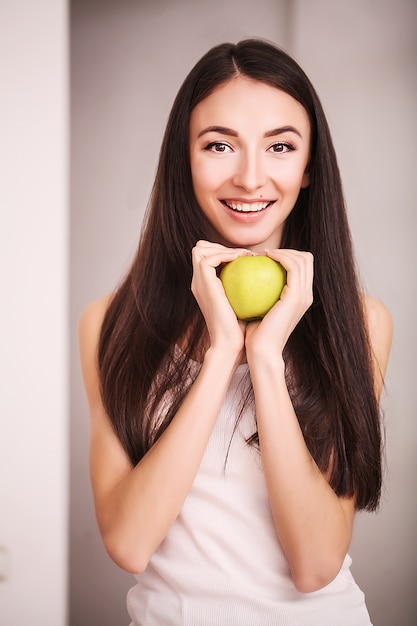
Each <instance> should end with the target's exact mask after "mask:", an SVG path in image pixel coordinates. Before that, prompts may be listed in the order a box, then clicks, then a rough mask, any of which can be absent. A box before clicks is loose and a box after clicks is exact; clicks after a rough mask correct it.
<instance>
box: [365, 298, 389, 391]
mask: <svg viewBox="0 0 417 626" xmlns="http://www.w3.org/2000/svg"><path fill="white" fill-rule="evenodd" d="M362 298H363V305H364V311H365V319H366V322H367V326H368V333H369V340H370V344H371V350H372V355H373V358H374V364H375V372H376V383H378V380H379V382H380V385H378V386H377V389H378V391H379V392H380V387H381V388H382V381H383V378H384V376H385V372H386V368H387V365H388V358H389V353H390V350H391V344H392V336H393V321H392V317H391V313H390V311H389V310H388V308H387V307H386V305H385V304H384V303H383V302H382V301H381V300H379V299H378V298H374V297H372V296H369V295H363V297H362Z"/></svg>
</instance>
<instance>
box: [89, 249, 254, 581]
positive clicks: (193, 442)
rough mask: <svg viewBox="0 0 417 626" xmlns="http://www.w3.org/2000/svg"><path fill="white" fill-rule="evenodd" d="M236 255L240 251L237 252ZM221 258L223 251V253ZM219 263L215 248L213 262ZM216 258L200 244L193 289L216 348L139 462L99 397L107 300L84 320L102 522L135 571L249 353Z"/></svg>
mask: <svg viewBox="0 0 417 626" xmlns="http://www.w3.org/2000/svg"><path fill="white" fill-rule="evenodd" d="M229 256H230V259H231V258H235V257H236V256H237V253H236V252H233V253H229ZM221 257H222V258H224V253H222V255H221ZM226 258H228V257H227V254H226ZM218 262H220V261H218V259H217V257H216V256H215V255H214V256H213V255H211V259H210V263H214V264H216V263H217V264H218ZM210 263H208V262H207V261H206V257H205V255H204V253H202V252H201V250H200V248H198V249H197V251H195V253H194V266H195V271H194V279H193V291H194V293H195V295H196V298H197V299H198V301H199V304H200V306H201V308H202V310H203V312H204V314H205V316H206V321H207V324H208V328H209V333H210V348H209V349H208V351H207V352H206V355H205V357H204V361H203V364H202V368H201V371H200V373H199V376H198V377H197V379H196V381H195V382H194V384H193V386H192V387H191V389H190V391H189V393H188V394H187V396H186V398H185V399H184V402H183V404H182V406H181V407H180V409H179V410H178V412H177V414H176V415H175V417H174V418H173V420H172V422H171V424H170V425H169V426H168V428H167V429H166V431H165V432H164V433H163V435H162V436H161V437H160V438H159V439H158V441H157V442H156V443H155V444H154V445H153V446H152V447H151V449H150V450H149V451H148V453H147V454H146V455H145V456H144V457H143V459H142V460H141V461H140V462H139V463H138V464H137V465H136V467H132V465H131V463H130V461H129V459H128V457H127V455H126V453H125V451H124V449H123V448H122V446H121V444H120V442H119V440H118V438H117V437H116V435H115V433H114V431H113V429H112V426H111V424H110V420H109V418H108V416H107V415H106V413H105V410H104V407H103V404H102V401H101V397H100V391H99V376H98V371H97V345H98V340H99V333H100V328H101V325H102V320H103V317H104V314H105V310H106V308H107V304H108V300H106V299H105V300H102V301H99V302H98V303H95V304H93V305H91V306H90V307H89V308H88V309H87V310H86V311H85V313H84V314H83V316H82V318H81V320H80V325H79V343H80V354H81V362H82V370H83V376H84V382H85V387H86V391H87V397H88V401H89V408H90V416H91V422H90V423H91V427H90V474H91V481H92V488H93V494H94V502H95V508H96V516H97V521H98V525H99V529H100V532H101V535H102V538H103V541H104V544H105V546H106V549H107V551H108V553H109V555H110V556H111V558H112V559H113V560H114V561H115V562H116V563H117V564H118V565H119V566H120V567H122V568H123V569H125V570H127V571H130V572H133V573H137V572H140V571H143V569H144V568H145V567H146V565H147V563H148V560H149V558H150V556H151V555H152V553H153V552H154V551H155V550H156V549H157V547H158V546H159V544H160V543H161V541H162V540H163V539H164V537H165V535H166V534H167V532H168V530H169V528H170V526H171V525H172V523H173V522H174V520H175V518H176V517H177V516H178V514H179V512H180V509H181V506H182V504H183V502H184V500H185V498H186V496H187V494H188V492H189V490H190V488H191V485H192V483H193V481H194V478H195V475H196V473H197V471H198V468H199V465H200V462H201V458H202V456H203V454H204V451H205V448H206V445H207V442H208V440H209V437H210V434H211V431H212V428H213V426H214V424H215V421H216V419H217V415H218V413H219V411H220V408H221V406H222V403H223V400H224V396H225V393H226V391H227V388H228V386H229V384H230V380H231V376H232V374H233V371H234V370H235V368H236V366H237V365H238V363H239V362H240V360H241V356H242V351H243V342H244V339H243V333H242V331H241V329H240V328H239V325H238V323H237V321H236V318H235V316H234V314H232V312H231V310H230V311H229V308H230V307H228V303H227V300H226V298H225V296H224V293H223V292H222V287H221V285H219V284H218V283H219V281H218V279H217V278H216V275H215V265H211V264H210ZM206 283H209V285H207V284H206ZM210 285H212V286H211V287H210ZM210 290H214V292H217V293H211V294H210V297H207V296H204V295H203V294H204V293H206V292H209V291H210ZM219 295H220V296H221V298H220V299H219V302H218V304H217V305H216V306H214V305H213V303H212V302H211V300H210V298H216V296H219ZM217 311H219V312H220V313H219V314H218V313H217Z"/></svg>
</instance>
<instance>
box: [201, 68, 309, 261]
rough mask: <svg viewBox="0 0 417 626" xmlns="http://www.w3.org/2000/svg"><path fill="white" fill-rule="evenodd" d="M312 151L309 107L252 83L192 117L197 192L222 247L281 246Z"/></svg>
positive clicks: (226, 90) (226, 92)
mask: <svg viewBox="0 0 417 626" xmlns="http://www.w3.org/2000/svg"><path fill="white" fill-rule="evenodd" d="M309 149H310V123H309V119H308V115H307V112H306V110H305V109H304V107H303V106H302V105H301V104H300V103H299V102H297V101H296V100H294V98H292V97H291V96H289V95H288V94H287V93H285V92H284V91H281V90H279V89H276V88H275V87H272V86H270V85H267V84H265V83H262V82H258V81H253V80H250V79H247V78H235V79H232V80H231V81H228V82H227V83H225V84H224V85H222V86H221V87H219V88H218V89H217V90H216V91H214V92H213V93H212V94H210V95H209V96H208V97H207V98H206V99H205V100H203V101H202V102H200V103H199V104H198V105H197V106H196V107H195V108H194V109H193V111H192V113H191V118H190V160H191V173H192V179H193V185H194V193H195V196H196V198H197V201H198V203H199V205H200V207H201V209H202V211H203V212H204V213H205V215H206V216H207V218H208V219H209V221H210V223H211V225H212V227H213V229H214V236H215V237H216V238H217V241H218V242H219V243H222V244H224V245H227V246H231V247H245V248H249V249H252V250H254V251H258V252H260V251H262V252H263V251H264V250H265V249H273V248H278V247H279V245H280V241H281V236H282V231H283V227H284V224H285V221H286V219H287V217H288V215H289V214H290V213H291V211H292V209H293V207H294V204H295V202H296V200H297V197H298V195H299V192H300V189H301V188H302V187H307V186H308V184H309V177H308V173H307V172H306V169H307V166H308V160H309Z"/></svg>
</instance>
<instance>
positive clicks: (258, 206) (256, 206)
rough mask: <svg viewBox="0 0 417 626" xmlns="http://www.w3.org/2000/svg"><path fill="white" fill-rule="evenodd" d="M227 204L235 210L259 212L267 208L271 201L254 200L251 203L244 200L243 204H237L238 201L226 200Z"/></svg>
mask: <svg viewBox="0 0 417 626" xmlns="http://www.w3.org/2000/svg"><path fill="white" fill-rule="evenodd" d="M226 204H227V206H228V207H230V208H231V209H233V210H234V211H242V212H243V213H257V212H258V211H262V210H263V209H266V207H267V206H268V204H269V202H252V203H251V204H249V203H248V202H244V203H243V204H237V203H236V202H226Z"/></svg>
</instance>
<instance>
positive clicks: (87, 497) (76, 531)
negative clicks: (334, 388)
mask: <svg viewBox="0 0 417 626" xmlns="http://www.w3.org/2000/svg"><path fill="white" fill-rule="evenodd" d="M71 6H72V31H71V32H72V34H71V61H72V71H71V112H72V131H71V142H72V158H71V283H70V289H71V320H70V321H71V346H72V355H71V517H70V524H71V593H70V602H71V625H72V626H87V625H90V624H94V623H100V625H101V626H107V625H109V626H114V624H122V623H127V616H126V612H125V608H124V602H125V594H126V590H127V588H128V587H129V586H130V584H131V583H132V577H131V576H129V575H127V574H124V573H123V572H121V571H119V570H118V569H117V567H116V566H114V565H113V564H112V563H111V562H110V560H109V559H108V557H107V556H106V554H105V552H104V549H103V548H102V546H101V543H100V539H99V537H98V533H97V530H96V525H95V520H94V513H93V509H92V503H91V493H90V487H89V479H88V468H87V440H88V412H87V407H86V402H85V398H84V394H83V389H82V383H81V377H80V372H79V365H78V354H77V347H76V326H77V321H78V318H79V315H80V313H81V311H82V309H83V308H84V306H85V305H86V304H87V303H88V302H89V301H91V300H92V299H94V298H96V297H98V296H100V295H101V294H103V293H106V292H107V291H109V290H111V289H112V288H113V286H114V284H115V283H116V282H117V280H118V279H119V278H120V276H121V274H122V273H123V272H124V270H125V269H126V268H127V266H128V263H129V261H130V259H131V256H132V254H133V250H134V249H135V246H136V242H137V236H138V232H139V228H140V222H141V218H142V215H143V209H144V207H145V205H146V202H147V198H148V195H149V192H150V188H151V183H152V178H153V174H154V170H155V165H156V159H157V155H158V150H159V145H160V141H161V137H162V132H163V127H164V124H165V121H166V118H167V115H168V111H169V108H170V105H171V102H172V99H173V97H174V95H175V93H176V90H177V88H178V86H179V84H180V82H181V80H182V79H183V77H184V75H185V73H186V72H187V71H188V69H189V68H190V67H191V66H192V64H193V63H194V61H195V60H196V59H197V58H198V57H199V56H200V55H201V53H202V52H204V51H205V50H206V49H207V48H208V47H209V46H210V45H212V44H214V43H218V42H220V41H223V40H237V39H239V38H241V37H243V36H246V35H260V36H263V37H266V38H269V39H272V40H275V41H276V42H277V43H279V44H281V45H283V46H284V47H286V48H288V49H290V50H291V51H293V53H294V54H295V56H296V57H297V58H298V59H299V60H300V62H301V63H302V65H303V66H304V67H305V69H306V70H307V73H308V74H309V75H310V76H311V78H312V80H313V82H314V84H315V85H316V87H317V90H318V92H319V94H320V96H321V98H322V100H323V103H324V105H325V109H326V111H327V113H328V117H329V121H330V124H331V127H332V131H333V134H334V139H335V144H336V148H337V150H338V153H339V157H340V166H341V169H342V175H343V180H344V184H345V189H346V195H347V200H348V204H349V215H350V220H351V224H352V230H353V234H354V238H355V243H356V246H357V254H358V260H359V262H360V266H361V272H362V276H363V279H364V282H365V285H366V287H367V288H368V290H369V291H371V292H372V293H374V294H375V295H377V296H379V297H380V298H382V299H383V300H384V301H385V302H386V303H387V304H388V306H389V307H390V309H391V311H392V313H393V316H394V323H395V326H396V330H395V339H394V346H393V353H392V359H391V362H390V366H389V371H388V377H387V388H386V393H385V395H384V406H385V410H386V428H387V438H388V441H387V457H388V467H389V471H388V472H387V482H386V492H385V494H384V499H383V504H382V508H381V511H380V513H379V514H378V515H368V514H366V515H360V516H359V517H358V520H357V523H356V526H355V536H354V542H353V545H352V550H351V552H352V556H353V558H354V571H355V574H356V576H357V578H358V580H359V581H360V583H361V584H362V586H363V587H364V589H365V590H366V594H367V600H368V604H369V608H370V611H371V614H372V616H373V619H374V622H375V623H376V624H378V626H391V625H392V624H394V623H398V624H401V625H402V626H411V625H412V624H414V623H415V619H413V617H414V618H415V615H416V611H415V601H414V597H415V594H413V590H412V588H411V585H412V584H413V581H414V580H415V579H416V561H415V558H414V557H413V552H415V549H414V551H413V549H411V548H412V547H413V542H414V534H415V533H414V528H415V527H416V522H417V519H416V504H415V498H413V497H412V493H413V486H414V485H413V482H412V481H413V480H414V476H415V475H416V471H415V470H416V461H415V456H414V449H415V444H416V436H417V429H416V426H415V420H414V413H415V406H416V403H415V397H414V395H413V394H412V389H413V381H414V380H415V378H416V374H417V372H416V362H415V359H414V355H413V352H412V350H411V349H410V346H413V345H415V339H416V337H415V332H416V331H415V323H414V322H413V321H414V320H415V319H416V304H415V298H414V297H413V294H412V290H411V289H410V288H409V282H410V280H412V278H411V270H410V268H412V267H414V266H415V261H416V258H415V250H416V234H417V231H416V229H415V223H416V221H415V217H414V216H415V210H414V206H413V204H412V199H413V198H414V197H415V195H416V182H415V180H416V179H415V176H414V177H413V173H412V168H413V169H414V168H415V163H416V152H415V144H416V142H415V110H416V82H415V80H416V79H415V75H416V72H415V61H416V48H415V41H416V4H415V3H414V2H413V1H412V0H392V1H388V0H381V1H380V2H375V1H374V0H362V1H359V0H352V1H351V2H349V3H348V2H339V3H334V2H332V1H331V0H327V1H325V0H308V1H307V0H290V1H288V2H274V1H272V0H270V1H269V2H267V1H265V0H264V1H258V2H252V1H249V0H247V1H245V2H243V1H241V2H239V1H238V0H234V1H229V2H222V1H220V0H212V1H211V2H210V3H206V2H193V1H192V0H189V1H186V0H182V1H179V2H175V3H170V2H166V1H165V0H155V1H154V2H152V3H150V2H145V1H144V2H135V1H133V0H131V1H128V0H123V1H122V2H118V3H117V4H116V3H114V2H110V1H109V0H102V1H101V2H99V1H98V0H96V1H94V0H84V1H81V0H77V1H75V2H73V3H72V5H71ZM388 257H389V258H388ZM410 494H411V496H410ZM387 538H388V540H387ZM414 548H415V547H414Z"/></svg>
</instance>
